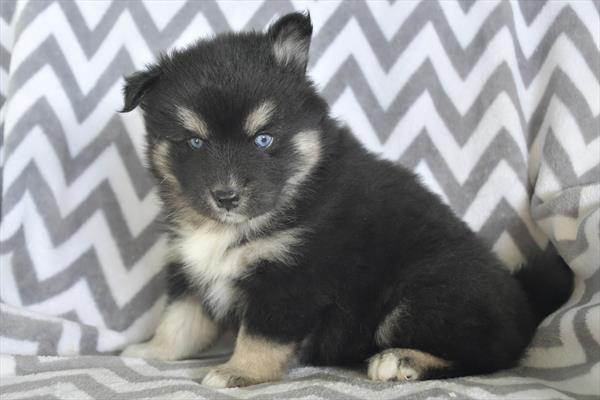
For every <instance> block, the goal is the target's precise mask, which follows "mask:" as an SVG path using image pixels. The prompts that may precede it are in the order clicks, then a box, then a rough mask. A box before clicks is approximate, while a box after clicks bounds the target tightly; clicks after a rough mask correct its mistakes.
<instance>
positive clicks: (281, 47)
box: [267, 12, 313, 73]
mask: <svg viewBox="0 0 600 400" xmlns="http://www.w3.org/2000/svg"><path fill="white" fill-rule="evenodd" d="M312 29H313V27H312V23H311V22H310V14H309V13H308V12H307V13H306V14H302V13H298V12H296V13H291V14H287V15H284V16H283V17H281V18H280V19H279V20H277V21H275V23H273V25H271V27H269V30H268V32H267V35H268V36H269V38H270V39H271V41H272V42H273V53H274V54H275V60H277V62H278V63H279V64H281V65H284V66H288V67H291V68H293V69H295V70H299V71H301V72H302V73H304V72H306V65H307V63H308V49H309V48H310V36H311V35H312Z"/></svg>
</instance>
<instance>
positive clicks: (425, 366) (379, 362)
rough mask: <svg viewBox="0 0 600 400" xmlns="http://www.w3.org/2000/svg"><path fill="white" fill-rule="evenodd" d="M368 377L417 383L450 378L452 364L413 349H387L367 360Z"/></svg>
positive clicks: (378, 379)
mask: <svg viewBox="0 0 600 400" xmlns="http://www.w3.org/2000/svg"><path fill="white" fill-rule="evenodd" d="M368 363H369V368H368V373H367V374H368V377H369V379H371V380H374V381H401V382H406V381H418V380H424V379H431V378H435V377H442V376H451V375H453V373H452V363H450V362H449V361H446V360H443V359H441V358H439V357H436V356H433V355H431V354H429V353H425V352H423V351H419V350H414V349H399V348H393V349H387V350H384V351H382V352H380V353H377V354H375V355H374V356H373V357H371V358H369V360H368Z"/></svg>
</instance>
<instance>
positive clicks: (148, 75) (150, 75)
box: [119, 65, 161, 113]
mask: <svg viewBox="0 0 600 400" xmlns="http://www.w3.org/2000/svg"><path fill="white" fill-rule="evenodd" d="M160 75H161V71H160V69H159V68H158V66H155V65H153V66H149V67H148V68H147V69H146V70H145V71H137V72H134V73H133V74H131V75H129V76H128V77H126V78H125V86H123V102H124V104H123V109H121V111H119V112H122V113H124V112H129V111H131V110H133V109H134V108H136V107H137V106H138V105H139V104H140V103H141V101H142V98H143V97H144V95H145V94H146V93H147V92H148V91H149V90H150V89H151V88H152V86H154V84H155V83H156V82H157V81H158V79H159V78H160Z"/></svg>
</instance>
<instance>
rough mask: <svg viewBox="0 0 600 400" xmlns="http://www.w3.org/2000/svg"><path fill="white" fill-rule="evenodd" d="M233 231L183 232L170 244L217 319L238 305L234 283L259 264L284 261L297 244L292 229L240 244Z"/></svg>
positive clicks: (238, 295)
mask: <svg viewBox="0 0 600 400" xmlns="http://www.w3.org/2000/svg"><path fill="white" fill-rule="evenodd" d="M239 242H240V240H239V236H238V233H237V232H236V230H235V229H233V228H230V229H227V228H221V229H215V228H214V227H211V226H207V227H200V228H198V229H194V230H188V231H185V232H182V233H181V234H180V236H179V238H178V239H176V240H174V241H173V243H172V246H173V248H172V249H173V250H174V252H175V253H176V256H177V258H179V259H180V260H181V261H182V263H183V270H184V272H185V274H186V276H187V277H188V279H189V280H190V281H191V282H192V283H193V284H194V285H195V286H196V287H198V289H199V290H200V291H201V295H202V298H203V300H204V303H205V306H206V307H207V308H208V309H209V311H210V312H211V313H212V314H213V316H214V317H215V318H216V319H222V318H224V317H226V316H227V315H228V314H229V313H230V312H232V311H233V310H232V308H233V307H234V306H235V305H236V304H237V303H239V301H240V293H239V290H238V289H237V288H236V285H235V282H236V280H239V279H242V278H243V277H244V275H245V274H247V273H249V272H250V271H251V270H252V267H253V266H254V265H256V263H257V262H258V261H261V260H270V261H279V262H283V263H285V262H287V261H289V254H290V252H291V250H292V248H293V246H294V245H295V244H296V243H297V242H298V235H297V234H295V230H292V231H285V232H279V233H276V234H274V235H271V236H268V237H264V238H260V239H255V240H252V241H248V242H246V243H243V244H240V243H239Z"/></svg>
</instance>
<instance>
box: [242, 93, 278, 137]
mask: <svg viewBox="0 0 600 400" xmlns="http://www.w3.org/2000/svg"><path fill="white" fill-rule="evenodd" d="M274 111H275V104H274V103H273V102H272V101H270V100H267V101H265V102H263V103H261V104H260V105H259V106H258V107H256V108H255V109H254V110H252V111H251V112H250V114H248V117H246V123H245V124H244V131H246V134H247V135H248V136H253V135H255V134H256V132H257V131H258V130H259V129H260V128H263V127H264V126H265V125H266V124H267V123H268V122H269V120H270V119H271V117H272V116H273V112H274Z"/></svg>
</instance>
